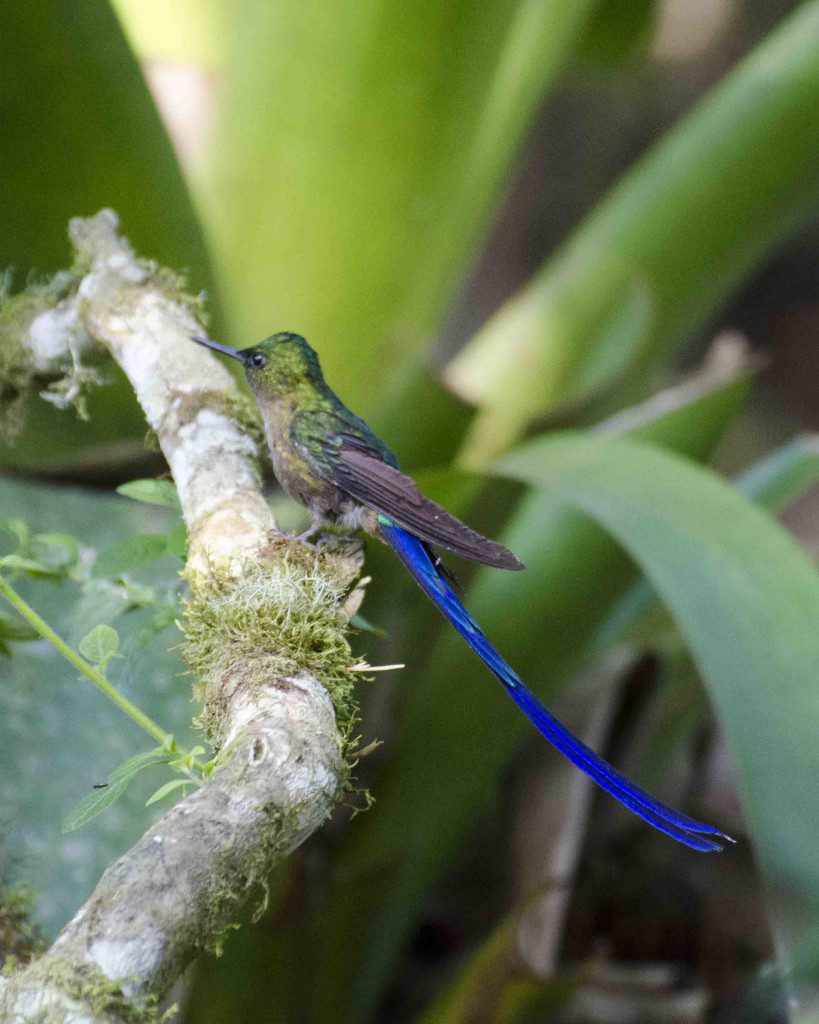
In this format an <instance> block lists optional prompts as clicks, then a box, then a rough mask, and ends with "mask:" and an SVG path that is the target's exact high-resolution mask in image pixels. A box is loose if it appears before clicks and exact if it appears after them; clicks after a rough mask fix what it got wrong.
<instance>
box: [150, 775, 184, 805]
mask: <svg viewBox="0 0 819 1024" xmlns="http://www.w3.org/2000/svg"><path fill="white" fill-rule="evenodd" d="M190 785H191V781H190V779H171V781H170V782H166V783H165V785H164V786H160V787H159V789H158V790H157V791H156V792H155V793H154V794H153V796H150V797H148V799H147V800H146V801H145V806H146V807H150V806H151V804H155V803H157V801H159V800H162V799H164V798H165V797H166V796H168V794H169V793H173V792H174V790H177V789H179V787H180V786H190Z"/></svg>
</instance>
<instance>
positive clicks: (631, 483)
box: [500, 435, 819, 921]
mask: <svg viewBox="0 0 819 1024" xmlns="http://www.w3.org/2000/svg"><path fill="white" fill-rule="evenodd" d="M500 468H501V471H502V472H505V473H507V472H508V473H509V474H510V475H511V476H513V477H516V478H522V479H525V480H527V481H528V482H529V483H531V484H534V485H536V486H543V487H548V488H549V490H550V492H551V493H553V494H557V495H558V496H559V497H560V498H561V499H563V500H564V501H566V502H567V503H568V504H570V505H571V506H572V507H574V508H577V509H579V510H581V511H583V512H585V513H587V514H588V515H589V516H591V517H593V518H594V520H595V521H596V522H598V523H600V524H602V525H603V526H604V527H605V528H606V529H607V530H608V531H610V532H611V533H612V535H613V536H614V537H616V538H617V540H618V541H619V542H620V543H621V544H622V545H623V547H624V548H625V549H626V550H627V551H628V552H629V553H630V554H631V555H632V556H633V557H634V559H635V561H636V562H637V563H638V564H639V565H640V566H641V568H642V569H643V571H644V572H645V574H646V577H647V578H648V579H649V580H650V581H651V582H652V583H653V584H654V586H655V587H656V588H657V590H658V592H659V593H660V595H661V596H662V598H663V601H664V602H665V604H666V606H667V607H668V608H669V610H670V611H671V612H672V614H673V615H674V617H675V619H676V621H677V623H678V625H679V627H680V629H681V631H682V633H683V635H684V637H685V639H686V641H687V644H688V646H689V648H690V650H691V652H692V654H693V656H694V658H695V659H696V661H697V664H698V666H699V668H700V671H701V673H702V676H703V679H704V680H705V681H706V682H707V684H708V686H709V688H710V692H711V695H712V698H713V701H714V704H715V705H716V707H717V710H718V711H719V713H720V716H721V720H722V722H723V724H724V726H725V729H726V731H727V733H728V735H729V737H730V739H731V742H732V749H733V751H734V755H735V757H736V760H737V764H738V767H739V769H740V784H741V791H742V795H743V806H744V807H745V811H746V814H747V816H748V819H749V823H750V825H751V827H752V831H753V835H754V837H755V840H756V843H757V847H758V850H759V854H760V857H761V860H762V863H763V865H764V867H765V869H766V871H767V872H768V874H769V876H770V881H771V886H772V890H773V891H774V893H776V894H777V896H778V897H779V898H780V899H781V900H783V901H784V902H785V903H786V904H787V905H789V906H790V910H791V916H792V917H793V918H794V921H795V920H796V918H797V917H798V916H801V915H802V914H804V912H805V909H806V907H807V906H809V905H810V904H812V903H815V904H816V905H817V907H819V848H817V846H816V844H815V842H813V841H812V840H811V838H810V837H815V836H816V835H817V834H819V801H817V800H816V799H815V796H814V791H813V787H812V784H811V781H810V780H811V779H815V778H816V777H817V773H819V747H817V744H816V718H815V713H816V700H815V683H816V666H817V665H819V630H817V629H816V628H815V627H816V623H817V622H819V576H817V574H816V572H815V570H814V569H813V566H812V565H811V563H810V560H809V559H808V558H807V557H806V556H805V554H804V553H803V552H801V551H800V550H799V548H798V547H797V546H796V545H795V544H794V542H793V541H792V540H791V538H789V537H788V536H787V534H786V533H785V532H784V531H783V530H782V529H780V528H779V527H778V526H777V525H776V524H775V523H773V522H772V521H771V520H770V518H768V517H767V516H765V515H763V514H762V513H760V512H759V511H757V510H756V509H755V508H754V507H753V506H752V505H751V504H749V503H747V502H746V501H744V500H743V499H742V498H741V497H740V496H739V495H738V494H737V493H736V491H735V490H733V489H731V488H729V487H727V486H726V485H724V484H723V483H721V482H720V481H719V480H718V479H717V478H716V477H714V476H713V475H711V474H707V473H704V472H701V471H697V470H695V469H694V468H693V467H691V466H690V465H688V464H686V463H685V462H683V461H681V460H679V459H675V458H672V457H671V456H670V455H667V454H661V453H659V452H658V451H657V450H656V449H653V448H650V447H648V446H645V445H639V444H636V443H634V442H630V443H625V442H624V441H609V440H605V441H601V440H599V439H595V438H589V437H582V436H580V435H577V436H571V435H568V436H563V437H561V436H555V437H552V438H548V439H543V440H539V441H536V442H533V443H532V444H531V445H529V446H527V447H525V448H523V449H521V450H520V451H518V452H516V453H513V454H512V455H510V456H507V457H506V458H505V459H504V460H503V462H502V464H501V467H500ZM774 637H775V641H773V642H772V640H773V638H774ZM783 772H787V773H788V775H789V781H790V784H789V785H788V787H787V789H783V787H782V785H781V779H782V776H783ZM797 912H798V913H797Z"/></svg>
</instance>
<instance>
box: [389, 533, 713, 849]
mask: <svg viewBox="0 0 819 1024" xmlns="http://www.w3.org/2000/svg"><path fill="white" fill-rule="evenodd" d="M378 522H379V526H380V528H381V532H382V534H383V536H384V538H385V540H386V541H387V543H388V544H390V546H391V547H392V548H393V550H394V551H395V553H396V554H397V555H398V557H399V558H400V559H401V561H402V562H403V563H404V565H405V566H406V567H407V569H408V570H409V571H410V573H412V576H413V577H414V579H415V580H416V582H417V583H418V584H419V586H420V587H421V589H422V590H423V591H424V593H425V594H426V595H427V597H429V598H430V599H431V600H432V602H433V604H434V605H435V606H436V607H437V608H438V609H439V611H441V612H442V613H443V615H444V616H445V617H446V618H447V619H448V620H449V621H450V622H451V623H452V625H453V626H454V627H455V628H456V629H457V630H458V632H459V633H460V634H461V636H462V637H463V638H464V640H466V642H467V643H468V644H469V646H470V647H471V648H472V650H473V651H475V653H476V654H477V655H478V657H479V658H481V660H482V661H483V662H484V663H485V664H486V666H487V667H488V668H489V669H490V670H491V671H492V672H493V673H494V675H496V676H497V678H498V679H499V680H500V681H501V683H503V685H504V687H505V688H506V692H507V693H508V694H509V696H510V697H511V698H512V700H513V701H514V702H515V703H516V704H517V706H518V707H519V708H520V709H521V711H523V713H524V714H525V715H526V717H527V718H528V719H529V720H530V721H531V722H532V723H533V724H534V725H535V726H536V727H537V728H538V729H539V730H540V732H542V733H543V735H544V736H545V737H546V739H547V740H549V741H550V743H552V744H554V746H555V747H557V749H558V750H559V751H560V752H561V754H564V755H565V756H566V757H568V759H569V760H570V761H571V762H572V764H574V765H577V767H578V768H579V769H580V770H581V771H584V772H585V773H586V774H587V775H588V776H590V777H591V778H592V779H594V781H595V782H596V783H597V784H598V786H601V787H602V788H603V789H605V791H606V792H607V793H611V795H612V796H613V797H615V798H616V799H617V800H619V801H620V803H622V804H625V805H626V807H628V808H629V809H630V810H632V811H634V813H635V814H637V815H639V816H640V817H641V818H642V819H643V820H644V821H647V822H648V823H649V825H653V826H654V828H656V829H659V830H660V831H661V832H665V834H666V835H668V836H671V838H672V839H676V840H677V841H678V842H680V843H684V844H685V845H686V846H690V847H691V848H692V849H694V850H703V851H706V852H711V851H714V850H721V849H722V848H723V843H722V842H721V840H725V841H728V842H733V840H732V839H731V837H730V836H727V835H725V833H724V832H720V831H719V829H716V828H714V827H713V826H711V825H704V824H702V822H699V821H696V820H695V819H694V818H689V817H688V815H686V814H680V812H679V811H675V810H672V808H670V807H667V806H666V805H665V804H663V803H660V801H659V800H655V799H654V797H653V796H651V795H650V794H649V793H646V792H645V790H643V789H640V787H639V786H636V785H635V784H634V783H633V782H630V781H629V780H628V779H627V778H626V777H625V776H624V775H621V774H620V772H618V771H617V769H616V768H613V767H612V766H611V765H610V764H609V763H608V762H607V761H604V760H603V758H602V757H598V755H597V754H595V752H594V751H593V750H591V749H590V748H589V747H587V746H586V744H585V743H583V742H582V741H581V740H579V739H578V738H577V737H576V736H573V735H572V733H570V732H569V730H568V729H567V728H566V727H565V726H564V725H562V724H561V723H560V722H559V721H558V720H557V719H556V718H555V717H554V715H553V714H552V713H551V712H550V711H549V709H548V708H546V707H545V706H544V705H543V704H541V702H540V701H539V700H538V699H537V697H536V696H535V695H534V694H533V693H532V692H531V690H528V689H527V688H526V687H525V686H524V685H523V683H522V682H521V681H520V679H519V678H518V677H517V675H516V674H515V673H514V672H513V671H512V669H511V668H510V667H509V665H507V664H506V662H505V661H504V660H503V658H502V657H501V656H500V654H498V652H497V651H496V650H495V648H494V647H493V646H492V645H491V644H490V643H489V641H488V640H487V638H486V636H485V635H484V634H483V632H482V631H481V628H480V626H479V625H478V624H477V622H475V620H474V619H473V618H472V616H471V615H470V614H469V612H468V611H467V610H466V608H464V606H463V604H461V601H460V600H459V598H458V596H457V594H456V593H455V591H454V590H453V589H452V587H451V586H450V584H449V582H448V581H447V579H446V577H445V576H444V575H443V574H442V573H441V572H440V571H439V570H438V568H437V567H436V565H435V562H434V561H433V559H432V557H431V556H430V553H429V549H428V548H427V546H426V545H425V544H424V543H423V542H422V541H420V540H418V538H417V537H413V536H412V534H410V533H407V532H406V530H402V529H401V528H400V527H398V526H395V525H394V524H393V523H392V522H391V521H390V520H389V519H387V518H386V517H385V516H379V518H378ZM708 837H713V838H708Z"/></svg>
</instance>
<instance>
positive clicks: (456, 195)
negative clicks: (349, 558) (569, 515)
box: [202, 0, 592, 447]
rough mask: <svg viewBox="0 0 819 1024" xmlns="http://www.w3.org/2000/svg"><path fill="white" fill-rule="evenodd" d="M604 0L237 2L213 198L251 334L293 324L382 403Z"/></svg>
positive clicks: (354, 396)
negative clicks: (598, 1)
mask: <svg viewBox="0 0 819 1024" xmlns="http://www.w3.org/2000/svg"><path fill="white" fill-rule="evenodd" d="M591 6H592V4H591V2H590V0H581V2H578V0H571V2H569V0H537V2H532V0H496V2H494V3H480V4H476V3H474V2H472V0H441V2H438V3H434V4H407V3H405V2H404V0H365V2H361V3H356V4H349V3H346V2H345V0H328V2H326V3H324V4H323V5H322V13H321V17H317V16H316V13H315V10H314V9H313V8H311V7H310V6H309V5H305V4H304V3H300V2H298V0H282V2H278V3H276V4H270V3H267V2H264V0H249V2H247V3H244V4H242V5H241V7H239V6H235V7H233V8H232V9H233V11H234V12H235V15H234V18H233V25H232V33H230V34H229V36H228V40H229V41H228V44H227V47H228V50H227V52H228V57H227V59H226V61H225V68H226V74H225V80H224V82H223V85H222V96H221V101H220V106H219V110H218V112H217V113H216V116H215V121H216V130H215V131H216V139H215V143H214V146H213V148H212V151H211V152H212V160H213V166H212V169H211V170H210V172H209V173H207V174H205V175H204V176H203V180H202V194H203V208H204V209H205V211H206V212H207V219H208V222H209V224H210V229H211V233H212V237H213V240H214V252H215V253H216V254H217V259H218V263H219V271H220V275H221V278H222V280H223V282H224V286H225V297H226V303H227V307H228V312H229V314H230V321H231V327H232V331H233V334H234V335H235V339H238V340H241V341H242V343H250V341H252V340H253V339H256V338H259V337H263V336H265V335H267V334H269V333H271V332H272V330H274V329H281V328H283V327H286V328H288V329H292V330H297V331H299V332H301V333H303V334H305V335H307V336H308V337H311V338H313V339H314V340H315V342H316V343H317V344H318V346H319V347H320V350H321V353H322V359H323V362H324V366H325V371H326V372H327V374H328V378H329V379H330V380H332V381H333V382H334V384H335V385H336V386H337V387H338V389H339V391H340V393H342V394H343V395H344V396H345V399H346V400H347V401H349V402H350V403H351V404H353V405H354V406H355V407H356V408H357V409H359V411H360V412H361V413H362V414H368V413H372V412H373V411H374V410H376V409H378V408H379V406H380V404H381V402H382V400H383V396H384V393H385V391H389V390H391V389H392V388H394V387H395V386H396V385H397V384H398V383H400V379H401V375H402V374H404V373H406V372H407V367H409V366H411V365H412V362H413V359H414V358H415V357H416V356H417V354H418V352H419V349H420V348H421V346H422V345H424V344H426V343H427V342H428V340H429V337H430V334H431V333H432V332H433V331H434V329H435V327H436V326H437V322H438V321H439V319H440V317H441V315H442V313H443V311H444V308H445V304H446V302H447V300H448V299H449V297H450V295H451V292H452V289H453V287H454V286H455V285H456V284H457V282H458V280H459V278H460V277H461V275H462V274H463V270H464V260H465V259H466V258H467V257H468V256H469V255H471V254H472V253H473V252H474V249H475V246H476V241H477V232H478V228H479V226H480V225H481V224H482V223H483V222H484V221H485V218H486V215H487V213H488V212H489V211H490V210H491V209H492V207H493V204H494V203H495V202H496V201H497V199H498V194H497V187H498V185H499V184H500V182H501V181H502V179H503V178H504V176H505V175H506V173H507V171H508V169H509V165H510V161H511V159H512V157H513V156H514V155H515V153H516V152H517V149H518V146H519V143H520V139H521V136H522V134H523V133H524V131H525V129H526V127H527V125H528V123H529V121H530V120H531V117H532V116H533V114H534V112H535V110H536V109H537V106H538V104H539V102H540V101H541V99H542V97H543V94H544V92H545V90H546V88H547V86H548V85H549V84H550V83H551V82H552V81H553V79H554V77H555V75H556V73H557V72H558V71H559V70H560V68H561V67H562V65H563V64H564V62H565V61H566V60H567V59H568V57H569V54H570V53H571V50H572V46H573V42H574V40H575V39H576V37H577V36H578V34H579V32H580V30H581V29H582V27H583V23H584V21H585V17H586V12H587V11H588V10H589V9H590V8H591ZM318 68H321V74H320V75H319V74H317V73H316V72H317V69H318ZM271 316H273V317H275V320H274V321H271ZM400 441H401V438H400V436H399V438H398V443H399V447H400Z"/></svg>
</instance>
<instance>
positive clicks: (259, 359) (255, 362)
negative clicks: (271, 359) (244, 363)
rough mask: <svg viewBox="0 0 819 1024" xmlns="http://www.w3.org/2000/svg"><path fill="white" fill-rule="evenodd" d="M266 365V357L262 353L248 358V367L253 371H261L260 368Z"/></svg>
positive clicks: (256, 353) (255, 353)
mask: <svg viewBox="0 0 819 1024" xmlns="http://www.w3.org/2000/svg"><path fill="white" fill-rule="evenodd" d="M266 363H267V356H266V355H264V354H263V353H262V352H254V353H253V355H252V356H251V357H250V365H251V366H252V367H253V369H254V370H261V368H262V367H263V366H264V365H265V364H266Z"/></svg>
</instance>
